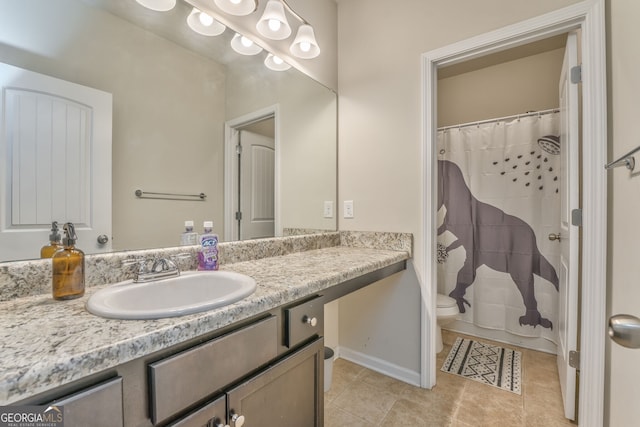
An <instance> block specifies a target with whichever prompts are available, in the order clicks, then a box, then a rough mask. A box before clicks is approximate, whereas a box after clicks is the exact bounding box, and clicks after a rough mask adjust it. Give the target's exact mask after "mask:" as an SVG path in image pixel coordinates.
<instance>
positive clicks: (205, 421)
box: [169, 396, 227, 427]
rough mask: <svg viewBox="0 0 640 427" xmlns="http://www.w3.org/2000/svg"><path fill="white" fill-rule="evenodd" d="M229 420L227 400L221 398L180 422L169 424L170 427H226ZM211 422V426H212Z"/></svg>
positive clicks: (224, 397) (223, 397) (181, 419)
mask: <svg viewBox="0 0 640 427" xmlns="http://www.w3.org/2000/svg"><path fill="white" fill-rule="evenodd" d="M226 419H227V398H226V396H221V397H219V398H217V399H216V400H214V401H213V402H210V403H207V404H206V405H204V406H203V407H201V408H200V409H197V410H195V411H193V412H192V413H190V414H189V415H187V416H186V417H183V418H180V419H179V420H178V421H176V422H174V423H171V424H169V427H202V426H208V425H212V426H217V425H225V420H226ZM210 422H211V424H210Z"/></svg>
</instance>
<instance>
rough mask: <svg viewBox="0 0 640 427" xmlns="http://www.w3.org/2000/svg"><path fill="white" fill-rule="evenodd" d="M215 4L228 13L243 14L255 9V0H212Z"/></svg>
mask: <svg viewBox="0 0 640 427" xmlns="http://www.w3.org/2000/svg"><path fill="white" fill-rule="evenodd" d="M214 3H215V4H216V6H218V7H219V8H220V9H222V11H223V12H225V13H228V14H229V15H235V16H244V15H249V14H250V13H253V12H255V11H256V8H257V7H258V2H257V1H256V0H214Z"/></svg>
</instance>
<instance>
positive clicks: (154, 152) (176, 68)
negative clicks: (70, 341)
mask: <svg viewBox="0 0 640 427" xmlns="http://www.w3.org/2000/svg"><path fill="white" fill-rule="evenodd" d="M191 10H192V7H191V6H190V5H189V4H188V3H186V2H184V1H183V0H178V4H177V6H176V7H175V8H174V9H173V10H171V11H169V12H163V13H160V12H154V11H151V10H147V9H145V8H144V7H142V6H140V5H139V4H138V3H137V2H136V1H134V0H47V1H42V0H20V1H15V0H0V63H4V64H9V65H11V66H15V67H19V68H21V69H25V70H30V71H32V72H35V73H40V74H43V75H46V76H51V77H54V78H56V79H61V80H64V81H66V82H71V83H73V84H77V85H82V86H86V87H88V88H92V89H96V90H98V91H102V92H105V93H108V94H110V95H111V99H112V117H111V120H112V126H111V130H112V135H111V138H110V141H111V144H112V146H111V157H112V166H111V168H110V170H111V178H110V181H111V186H110V187H111V188H110V192H111V194H91V198H94V199H95V198H110V199H111V227H112V229H111V231H109V232H107V234H108V237H109V243H108V244H107V248H108V250H117V251H122V250H130V249H146V248H156V247H167V246H177V245H178V244H179V243H180V233H181V232H182V231H183V230H184V221H185V220H193V221H194V223H195V226H196V231H201V228H202V223H203V221H206V220H211V221H213V222H214V230H215V231H216V232H217V233H218V234H219V235H220V237H221V240H225V239H226V240H234V239H242V238H255V237H266V236H263V235H261V234H260V233H258V234H253V235H251V234H246V233H243V232H241V231H239V230H238V227H239V226H240V225H239V223H236V218H235V212H237V211H238V210H242V218H244V219H246V218H253V219H256V220H257V221H260V220H262V219H264V220H268V219H269V218H268V216H269V212H271V213H272V214H271V215H272V216H273V218H271V220H272V221H273V222H274V226H273V228H272V231H271V232H270V233H271V234H273V235H275V236H280V235H283V234H284V235H286V234H291V233H300V232H312V231H318V230H336V217H335V214H334V215H331V217H327V215H325V209H324V207H325V202H332V203H335V200H336V188H337V171H336V164H337V123H336V121H337V99H336V94H335V93H334V92H332V91H331V90H329V89H327V88H326V87H324V86H322V85H321V84H319V83H317V82H316V81H314V80H312V79H311V78H309V77H308V76H306V75H304V74H303V73H301V72H299V71H297V70H296V69H294V68H290V69H289V70H286V71H272V70H270V69H268V68H266V67H265V66H264V64H263V61H264V59H265V57H266V52H262V53H260V54H258V55H255V56H242V55H239V54H237V53H236V52H234V51H233V50H232V49H231V47H230V40H231V39H232V37H233V35H234V34H235V33H234V32H233V31H232V30H231V29H229V28H227V29H226V31H225V32H224V33H223V34H221V35H219V36H216V37H207V36H203V35H199V34H197V33H195V32H193V31H192V30H191V29H190V28H189V27H188V26H187V23H186V20H187V16H188V15H189V13H190V12H191ZM3 97H4V93H3ZM3 99H4V98H3ZM5 110H6V108H5ZM225 129H226V131H225ZM245 132H246V133H247V135H249V134H258V135H261V136H266V137H270V138H272V139H273V140H274V144H275V149H274V154H273V158H272V159H271V160H266V161H265V160H264V159H263V158H262V157H259V156H256V158H254V159H253V162H254V164H257V163H260V162H262V164H263V165H264V164H267V165H269V164H271V163H273V165H272V166H271V167H272V168H273V171H272V175H270V174H269V173H268V172H264V171H263V172H261V174H260V175H256V176H253V177H250V178H246V179H245V181H252V182H253V187H250V189H249V190H246V191H249V192H251V194H253V195H254V196H255V195H256V194H260V192H261V191H270V192H271V193H272V194H271V193H269V196H268V197H262V200H263V201H262V202H260V203H262V204H260V205H258V204H256V205H254V206H248V205H247V204H246V203H245V204H244V205H240V203H244V202H241V200H243V199H242V196H241V195H239V194H238V191H240V190H239V189H238V188H239V187H241V186H240V184H239V183H238V182H234V180H236V179H238V178H237V177H243V176H245V175H244V174H242V173H241V172H239V171H238V168H239V167H241V166H240V165H241V163H240V160H239V159H238V158H237V157H234V156H235V155H236V153H235V152H236V150H235V149H234V148H233V147H234V144H237V141H236V140H232V138H236V139H240V141H241V143H242V141H245V140H249V137H248V136H247V137H243V133H245ZM5 133H6V132H5ZM4 137H5V140H4V145H3V149H4V153H3V154H5V157H6V152H7V141H6V140H7V138H6V134H5V135H4ZM242 145H243V150H237V151H242V152H244V153H246V152H247V151H248V150H247V149H246V148H244V143H242ZM263 151H264V150H263ZM0 157H2V156H0ZM260 159H262V160H260ZM99 161H100V159H97V160H95V159H94V160H89V162H99ZM7 169H10V165H8V166H7ZM53 169H54V171H53V172H52V174H53V175H54V176H57V173H56V172H59V173H61V174H63V173H64V172H65V171H64V170H61V171H55V164H54V167H53ZM0 173H2V174H3V181H2V183H3V184H2V185H3V186H4V187H3V188H5V190H6V191H5V193H10V192H11V190H10V188H11V187H10V185H11V176H12V175H11V173H9V172H8V171H1V172H0ZM92 179H93V178H92ZM96 179H97V178H96ZM266 181H270V182H272V183H273V188H272V189H266V190H265V187H269V186H268V185H264V184H265V182H266ZM236 187H238V188H236ZM136 190H142V191H143V192H145V193H155V192H157V193H168V194H200V193H204V194H205V195H206V197H204V198H203V199H199V198H195V199H193V200H189V197H186V198H185V199H187V200H175V198H173V197H171V196H170V197H154V196H153V195H152V196H151V197H150V198H146V197H138V196H136ZM242 191H245V190H242ZM225 193H226V194H225ZM5 195H6V194H5ZM177 198H178V199H181V197H177ZM264 199H268V200H266V201H264ZM247 203H249V202H247ZM6 204H7V202H6V201H4V202H3V204H2V206H1V207H2V215H4V219H3V225H2V226H3V227H4V228H5V229H6V228H7V227H9V228H10V221H9V222H8V221H6V219H7V218H6V217H7V215H10V213H8V212H9V209H7V207H6ZM230 204H233V206H230ZM247 209H249V210H251V211H249V210H247ZM98 214H99V212H91V214H90V215H88V219H87V221H88V222H91V221H92V218H93V216H94V215H98ZM60 216H62V215H60ZM263 217H264V218H263ZM53 219H55V220H57V221H59V222H65V221H67V219H68V218H64V217H60V218H53ZM225 220H226V221H227V222H226V223H225ZM41 222H42V223H36V224H30V225H28V226H27V227H26V228H27V231H29V232H30V234H31V235H32V236H35V240H34V243H32V244H30V248H32V250H33V254H32V255H31V254H29V253H26V254H25V253H24V252H22V253H17V252H16V254H15V255H14V256H10V255H9V256H7V255H6V254H7V253H9V254H11V253H12V250H11V247H17V244H16V243H10V242H9V240H6V239H4V241H3V240H0V248H2V249H4V254H5V255H4V256H3V257H0V261H9V260H17V259H29V258H37V257H38V255H39V250H40V247H41V246H43V245H45V244H46V243H47V242H48V236H49V227H47V225H46V222H45V221H41ZM7 224H9V226H7ZM225 227H226V228H225ZM4 231H6V230H4ZM266 233H267V234H268V233H269V232H266ZM96 234H105V233H102V232H101V231H100V230H96ZM0 239H3V237H2V236H1V235H0ZM93 240H95V237H88V238H87V239H84V240H83V239H82V238H81V239H80V240H79V242H78V246H79V247H80V248H81V249H83V250H85V252H87V253H95V252H100V251H102V250H103V249H102V248H104V245H103V246H102V247H101V246H100V244H98V243H96V242H95V241H93Z"/></svg>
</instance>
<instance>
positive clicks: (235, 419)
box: [231, 414, 244, 427]
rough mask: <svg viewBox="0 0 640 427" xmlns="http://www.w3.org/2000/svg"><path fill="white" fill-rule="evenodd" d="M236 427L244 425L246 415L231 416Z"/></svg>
mask: <svg viewBox="0 0 640 427" xmlns="http://www.w3.org/2000/svg"><path fill="white" fill-rule="evenodd" d="M231 421H233V425H234V427H242V426H243V425H244V415H238V414H233V415H232V416H231Z"/></svg>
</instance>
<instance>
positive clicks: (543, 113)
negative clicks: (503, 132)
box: [438, 108, 560, 131]
mask: <svg viewBox="0 0 640 427" xmlns="http://www.w3.org/2000/svg"><path fill="white" fill-rule="evenodd" d="M559 112H560V109H559V108H551V109H549V110H540V111H531V112H528V113H523V114H514V115H513V116H506V117H499V118H497V119H487V120H480V121H477V122H469V123H462V124H460V125H451V126H443V127H441V128H438V131H441V130H449V129H461V128H464V127H469V126H479V125H484V124H487V123H496V122H503V121H506V120H512V119H519V118H521V117H530V116H544V115H545V114H553V113H559Z"/></svg>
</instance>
